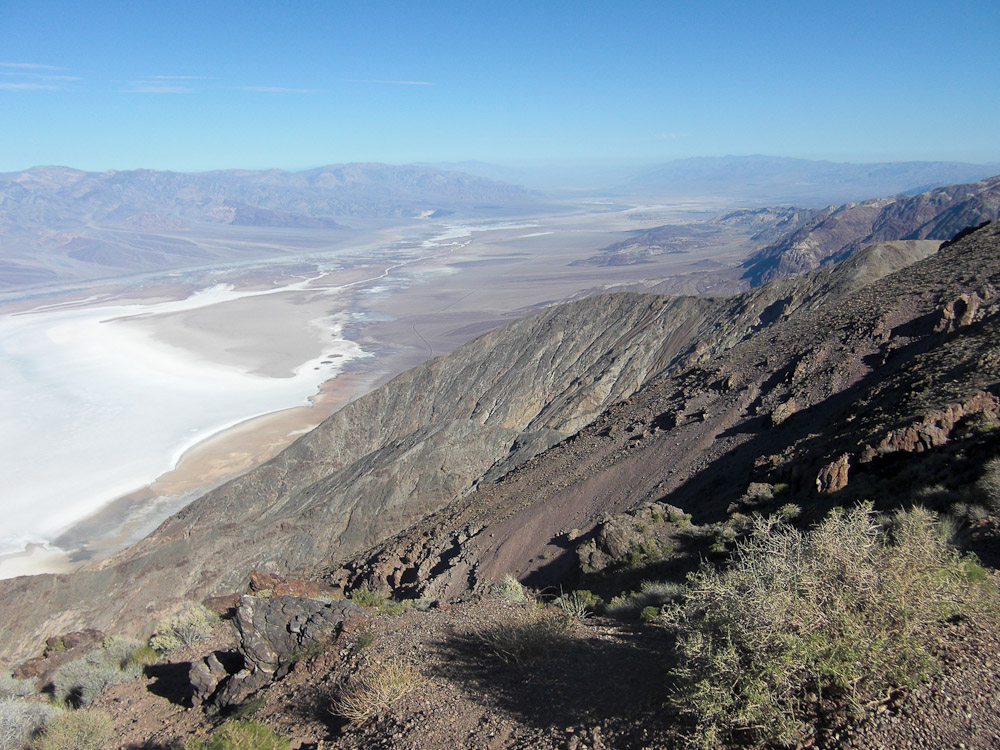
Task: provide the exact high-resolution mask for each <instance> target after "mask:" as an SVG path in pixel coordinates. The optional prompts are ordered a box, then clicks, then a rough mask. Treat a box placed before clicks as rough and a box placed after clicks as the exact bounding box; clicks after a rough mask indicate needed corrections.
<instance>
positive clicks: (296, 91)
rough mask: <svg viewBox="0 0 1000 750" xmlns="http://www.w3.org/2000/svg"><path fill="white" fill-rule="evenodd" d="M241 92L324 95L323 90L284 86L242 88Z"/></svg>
mask: <svg viewBox="0 0 1000 750" xmlns="http://www.w3.org/2000/svg"><path fill="white" fill-rule="evenodd" d="M240 91H257V92H260V93H264V94H323V93H325V91H324V90H323V89H290V88H285V87H283V86H240Z"/></svg>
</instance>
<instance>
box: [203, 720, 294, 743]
mask: <svg viewBox="0 0 1000 750" xmlns="http://www.w3.org/2000/svg"><path fill="white" fill-rule="evenodd" d="M288 746H289V742H288V740H286V739H284V738H283V737H279V736H278V735H277V734H275V733H274V732H273V731H271V729H270V728H269V727H267V726H265V725H264V724H261V723H260V722H259V721H247V720H239V721H227V722H226V723H225V724H223V725H222V726H220V727H219V728H218V729H216V730H215V731H214V732H212V734H211V735H210V736H209V737H208V739H201V738H192V739H190V740H188V741H187V742H185V743H184V750H288Z"/></svg>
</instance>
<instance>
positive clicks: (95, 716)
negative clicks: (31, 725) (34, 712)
mask: <svg viewBox="0 0 1000 750" xmlns="http://www.w3.org/2000/svg"><path fill="white" fill-rule="evenodd" d="M114 740H115V725H114V722H112V721H111V717H110V716H108V715H107V714H106V713H104V712H102V711H97V710H94V709H90V708H82V709H80V710H79V711H65V712H63V713H60V714H58V715H56V716H54V717H53V718H51V719H50V720H49V721H48V723H47V724H46V725H45V728H44V729H43V730H42V731H41V733H40V734H39V736H38V738H37V739H36V740H35V741H34V742H33V743H32V744H31V747H32V749H33V750H69V748H73V750H107V748H108V747H111V746H112V745H113V744H114Z"/></svg>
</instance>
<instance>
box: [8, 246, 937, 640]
mask: <svg viewBox="0 0 1000 750" xmlns="http://www.w3.org/2000/svg"><path fill="white" fill-rule="evenodd" d="M932 249H933V246H932V245H928V244H926V243H924V244H919V243H913V244H911V245H903V246H896V247H892V248H883V249H879V250H876V251H872V252H870V253H868V254H866V255H864V256H863V257H859V259H858V260H857V261H856V264H855V266H854V269H855V271H856V272H855V274H854V275H853V276H850V275H848V273H847V272H846V271H845V272H843V273H840V274H835V273H832V272H822V273H818V274H816V275H814V276H811V277H809V278H807V279H800V280H780V281H778V282H776V283H775V284H772V285H768V286H767V287H763V288H761V289H757V290H754V291H752V292H749V293H747V294H744V295H742V296H739V297H735V298H731V299H718V300H713V299H703V298H690V297H682V298H668V297H658V296H653V295H633V294H621V295H603V296H598V297H593V298H588V299H585V300H580V301H578V302H574V303H570V304H567V305H560V306H556V307H552V308H549V309H547V310H544V311H542V312H541V313H538V314H536V315H533V316H531V317H528V318H525V319H523V320H520V321H517V322H515V323H513V324H510V325H508V326H505V327H503V328H500V329H497V330H494V331H492V332H490V333H488V334H486V335H485V336H483V337H481V338H480V339H477V340H476V341H474V342H472V343H471V344H468V345H466V346H464V347H462V348H460V349H458V350H456V351H455V352H453V353H452V354H450V355H448V356H446V357H442V358H439V359H436V360H432V361H430V362H428V363H426V364H424V365H422V366H420V367H417V368H415V369H414V370H411V371H410V372H407V373H404V374H403V375H401V376H399V377H397V378H396V379H394V380H393V381H391V382H390V383H388V384H387V385H386V386H384V387H382V388H380V389H378V390H377V391H375V392H373V393H371V394H369V395H367V396H365V397H364V398H361V399H359V400H357V401H355V402H353V403H352V404H350V405H348V406H347V407H345V408H344V409H342V410H341V411H340V412H338V413H337V414H335V415H333V416H332V417H330V418H329V419H328V420H327V421H325V422H324V423H323V424H322V425H321V426H320V427H318V428H317V429H316V430H314V431H313V432H312V433H310V434H309V435H306V436H304V437H303V438H301V439H300V440H299V441H297V442H296V443H295V444H294V445H292V446H291V447H290V448H289V449H287V450H286V451H284V452H283V453H282V454H280V455H279V456H278V457H276V458H275V459H274V460H272V461H270V462H268V463H267V464H264V465H263V466H261V467H259V468H258V469H256V470H254V471H252V472H249V473H248V474H246V475H244V476H243V477H240V478H239V479H237V480H234V481H233V482H230V483H228V484H226V485H224V486H222V487H220V488H219V489H217V490H215V491H213V492H211V493H209V494H208V495H206V496H205V497H204V498H202V499H200V500H198V501H196V502H194V503H192V504H191V505H190V506H188V507H187V508H185V509H184V510H183V511H181V512H180V513H178V514H177V515H175V516H174V517H172V518H170V519H168V520H167V521H166V522H164V524H163V525H162V526H161V527H160V528H159V529H157V531H156V532H154V533H153V534H152V535H151V536H150V537H148V538H147V539H146V540H144V541H142V542H140V543H139V544H137V545H135V546H134V547H132V548H130V549H128V550H126V551H124V552H122V553H121V554H119V555H118V556H116V557H114V558H112V559H110V560H108V561H106V562H105V563H104V564H103V565H102V566H101V568H100V569H99V570H90V571H81V572H79V573H76V574H73V575H69V576H54V577H53V576H37V577H32V578H28V579H16V580H13V581H4V582H0V601H2V602H3V608H2V610H3V618H2V620H0V635H2V639H0V642H2V644H3V649H4V655H7V656H9V655H10V654H12V653H18V652H21V653H23V652H26V651H31V650H34V648H35V647H36V645H37V643H38V634H39V632H61V631H65V630H72V629H75V628H79V627H83V626H96V627H102V628H111V627H118V628H132V629H136V628H141V627H143V623H145V622H146V621H147V618H149V613H150V612H151V611H153V610H167V609H170V608H171V607H175V606H179V605H180V603H181V602H182V601H183V600H185V599H188V598H200V597H203V596H205V595H208V594H213V593H220V592H225V591H231V590H235V589H238V588H240V587H241V586H242V583H243V581H244V580H245V578H246V576H247V574H248V573H249V572H250V570H251V569H253V568H255V567H260V568H266V569H269V570H273V571H276V572H281V573H284V572H288V571H294V570H296V569H306V568H313V567H315V566H317V565H321V564H325V563H327V561H329V560H342V559H345V558H347V557H348V556H350V555H352V554H355V553H357V552H359V551H361V550H363V549H365V548H367V547H369V546H371V545H373V544H375V543H377V542H378V541H380V540H381V539H384V538H386V537H388V536H389V535H391V534H394V533H396V532H399V531H401V530H402V529H404V528H406V527H407V526H409V525H410V524H412V523H414V522H416V521H418V520H420V519H421V518H423V517H424V516H426V515H427V514H428V513H431V512H433V511H435V510H437V509H439V508H442V507H444V506H445V505H447V504H448V503H450V502H452V501H454V500H456V499H458V498H461V497H464V496H466V495H468V493H469V492H471V491H472V490H474V489H475V488H476V487H477V486H479V485H481V484H484V483H488V482H489V481H490V480H492V479H494V478H498V477H501V476H504V475H505V474H507V473H508V472H509V471H510V470H511V469H513V468H515V467H517V466H520V465H522V464H524V463H525V462H526V461H529V460H530V459H531V458H532V457H533V456H535V455H537V454H538V453H540V452H542V451H544V450H545V449H547V448H549V447H550V446H552V445H553V444H555V443H557V442H559V441H560V440H562V439H564V438H565V437H567V436H569V435H572V434H573V433H575V432H576V431H578V430H580V429H581V428H583V427H584V426H586V425H587V424H588V423H590V422H591V421H592V420H594V419H595V418H596V417H598V416H599V415H600V414H601V413H602V412H603V411H605V410H606V409H607V408H608V407H609V406H612V405H613V404H615V403H618V402H620V401H622V400H625V399H628V398H629V397H630V396H632V395H633V394H635V393H636V392H637V391H638V390H640V389H641V388H642V387H643V386H644V384H646V383H648V382H649V381H650V380H651V379H652V378H655V377H657V376H659V375H662V374H664V373H666V372H668V371H670V369H671V368H673V367H677V366H679V365H684V364H690V363H691V362H694V361H698V360H701V359H704V358H705V357H709V356H713V355H717V354H720V353H722V352H724V351H726V350H727V349H729V348H731V347H732V346H734V345H736V344H738V343H739V342H740V341H741V340H742V339H744V338H745V337H746V336H748V335H750V334H752V333H753V332H754V331H759V330H760V329H763V328H766V327H768V326H770V325H773V324H774V323H775V322H777V321H779V320H781V319H782V318H783V317H787V316H790V315H792V314H793V313H795V311H797V310H803V309H809V308H811V307H813V306H815V305H817V304H819V303H820V302H821V301H823V300H825V299H828V298H830V297H831V295H834V296H841V295H843V294H846V293H848V292H849V291H850V290H851V289H853V288H856V286H857V285H858V284H864V283H867V282H868V281H869V280H870V278H871V274H882V273H887V272H889V271H891V270H893V269H895V268H898V267H900V266H901V265H905V264H906V263H909V262H912V261H913V260H914V259H916V258H919V257H923V256H924V255H926V253H927V252H930V251H931V250H932Z"/></svg>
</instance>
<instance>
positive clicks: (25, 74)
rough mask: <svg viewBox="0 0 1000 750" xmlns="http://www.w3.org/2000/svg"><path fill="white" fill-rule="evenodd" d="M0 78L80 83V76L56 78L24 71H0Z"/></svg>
mask: <svg viewBox="0 0 1000 750" xmlns="http://www.w3.org/2000/svg"><path fill="white" fill-rule="evenodd" d="M0 76H11V77H13V76H17V77H18V78H34V79H35V80H38V81H79V80H82V79H81V78H80V77H79V76H54V75H48V74H43V73H29V72H27V71H24V70H0Z"/></svg>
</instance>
